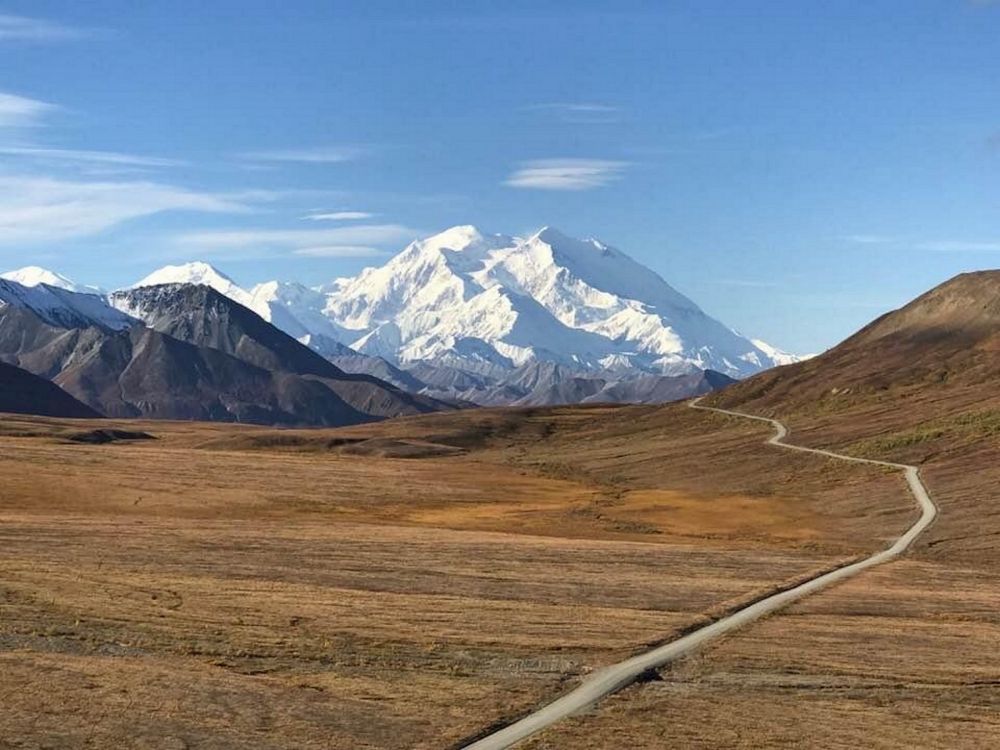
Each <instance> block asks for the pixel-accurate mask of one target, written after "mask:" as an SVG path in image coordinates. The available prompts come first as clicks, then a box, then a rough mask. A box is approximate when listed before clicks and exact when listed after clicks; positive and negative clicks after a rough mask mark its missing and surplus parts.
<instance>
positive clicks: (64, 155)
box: [0, 146, 186, 167]
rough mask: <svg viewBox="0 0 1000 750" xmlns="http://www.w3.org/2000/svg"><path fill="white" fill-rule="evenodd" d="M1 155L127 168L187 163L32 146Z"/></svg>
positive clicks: (10, 148)
mask: <svg viewBox="0 0 1000 750" xmlns="http://www.w3.org/2000/svg"><path fill="white" fill-rule="evenodd" d="M0 154H4V155H6V156H21V157H25V158H31V159H42V160H49V161H69V162H86V163H94V164H112V165H118V166H127V167H178V166H182V165H184V164H185V163H186V162H183V161H179V160H177V159H163V158H160V157H157V156H136V155H134V154H121V153H117V152H114V151H81V150H77V149H67V148H38V147H30V146H0Z"/></svg>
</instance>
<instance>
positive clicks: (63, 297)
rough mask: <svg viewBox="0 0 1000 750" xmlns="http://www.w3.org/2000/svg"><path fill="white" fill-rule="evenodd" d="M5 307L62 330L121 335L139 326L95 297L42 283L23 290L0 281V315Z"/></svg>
mask: <svg viewBox="0 0 1000 750" xmlns="http://www.w3.org/2000/svg"><path fill="white" fill-rule="evenodd" d="M7 307H14V308H23V309H27V310H30V311H31V312H33V313H34V314H35V315H37V316H38V317H39V318H40V319H41V320H43V321H45V322H46V323H50V324H52V325H56V326H62V327H72V328H80V327H87V326H94V327H96V328H101V329H104V330H108V331H122V330H125V329H126V328H131V327H132V326H133V325H136V324H137V323H138V321H137V320H135V319H134V318H132V317H131V316H129V315H127V314H126V313H123V312H121V311H119V310H115V309H114V308H112V307H111V306H109V305H108V303H107V302H106V300H105V299H104V298H103V297H101V296H99V295H96V294H80V293H77V292H72V291H69V290H67V289H63V288H61V287H57V286H49V285H48V284H44V283H39V284H37V285H35V286H25V285H23V284H19V283H17V282H16V281H10V280H8V279H0V311H3V310H4V309H5V308H7Z"/></svg>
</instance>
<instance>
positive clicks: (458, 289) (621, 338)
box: [324, 226, 780, 377]
mask: <svg viewBox="0 0 1000 750" xmlns="http://www.w3.org/2000/svg"><path fill="white" fill-rule="evenodd" d="M324 312H325V313H326V315H327V316H328V317H329V318H330V319H332V320H333V322H334V323H336V324H337V326H339V327H340V328H342V329H343V331H344V334H345V335H346V336H347V339H348V340H345V341H344V343H347V344H349V345H350V346H352V347H353V348H354V349H357V350H358V351H360V352H363V353H365V354H370V355H377V356H380V357H384V358H385V359H387V360H389V361H391V362H394V363H395V364H400V365H407V364H410V363H414V362H419V361H426V360H438V361H446V362H448V363H450V364H458V365H460V366H483V365H489V366H497V367H502V368H516V367H520V366H522V365H525V364H527V363H529V362H532V361H550V362H556V363H559V364H564V365H567V366H570V367H574V368H578V369H583V370H591V371H597V370H622V369H637V370H641V371H645V372H651V373H658V374H672V375H677V374H683V373H687V372H691V371H693V370H695V369H698V370H707V369H712V370H717V371H719V372H723V373H726V374H727V375H731V376H734V377H741V376H746V375H750V374H753V373H755V372H758V371H760V370H761V369H764V368H767V367H771V366H774V365H775V364H777V363H778V357H777V356H776V355H779V354H780V353H779V352H776V351H774V350H770V347H767V348H763V347H760V346H758V345H756V344H755V343H754V342H753V341H751V340H749V339H747V338H745V337H743V336H741V335H740V334H738V333H736V332H735V331H733V330H732V329H730V328H728V327H726V326H724V325H723V324H721V323H719V322H718V321H717V320H715V319H714V318H711V317H710V316H708V315H707V314H706V313H705V312H704V311H702V310H701V308H699V307H698V305H697V304H695V303H694V302H693V301H692V300H690V299H689V298H687V297H685V296H684V295H683V294H681V293H680V292H678V291H677V290H675V289H674V288H672V287H671V286H670V285H669V284H667V283H666V282H665V281H664V280H663V279H662V278H660V276H658V275H657V274H656V273H654V272H653V271H651V270H649V269H648V268H646V267H645V266H642V265H641V264H639V263H637V262H636V261H635V260H633V259H632V258H630V257H629V256H628V255H626V254H625V253H624V252H622V251H621V250H618V249H617V248H614V247H612V246H610V245H607V244H605V243H603V242H600V241H598V240H595V239H587V240H578V239H574V238H571V237H568V236H566V235H564V234H562V233H561V232H559V231H558V230H556V229H553V228H551V227H546V228H544V229H542V230H541V231H539V232H537V233H535V234H533V235H531V236H530V237H527V238H520V237H512V236H507V235H500V234H485V233H483V232H481V231H480V230H478V229H476V228H475V227H472V226H458V227H453V228H451V229H448V230H446V231H444V232H441V233H439V234H436V235H433V236H432V237H428V238H426V239H423V240H419V241H417V242H414V243H412V244H410V245H409V246H408V247H407V248H406V249H405V250H403V251H402V252H401V253H400V254H399V255H397V256H396V257H394V258H393V259H391V260H390V261H389V262H388V263H386V264H385V265H384V266H382V267H380V268H370V269H366V270H365V271H363V272H362V273H361V274H359V275H358V276H357V277H355V278H353V279H346V280H341V281H339V282H337V283H336V284H334V285H332V286H331V287H328V295H327V302H326V306H325V309H324Z"/></svg>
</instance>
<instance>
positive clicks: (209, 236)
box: [176, 224, 420, 250]
mask: <svg viewBox="0 0 1000 750" xmlns="http://www.w3.org/2000/svg"><path fill="white" fill-rule="evenodd" d="M418 236H420V232H419V231H418V230H416V229H412V228H410V227H406V226H402V225H400V224H359V225H355V226H348V227H336V228H333V229H223V230H208V231H203V232H190V233H187V234H183V235H180V236H178V237H177V238H176V242H177V243H180V244H182V245H194V246H197V247H199V248H202V249H207V250H211V249H226V248H249V247H282V248H288V249H291V250H298V249H306V248H321V247H323V248H329V247H347V246H349V247H371V246H375V245H382V244H390V243H391V244H397V243H405V242H408V241H410V240H412V239H414V238H415V237H418Z"/></svg>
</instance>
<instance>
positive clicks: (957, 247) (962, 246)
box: [917, 240, 1000, 253]
mask: <svg viewBox="0 0 1000 750" xmlns="http://www.w3.org/2000/svg"><path fill="white" fill-rule="evenodd" d="M917 247H919V248H920V249H921V250H928V251H930V252H932V253H1000V242H967V241H964V240H938V241H935V242H921V243H920V244H919V245H918V246H917Z"/></svg>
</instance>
